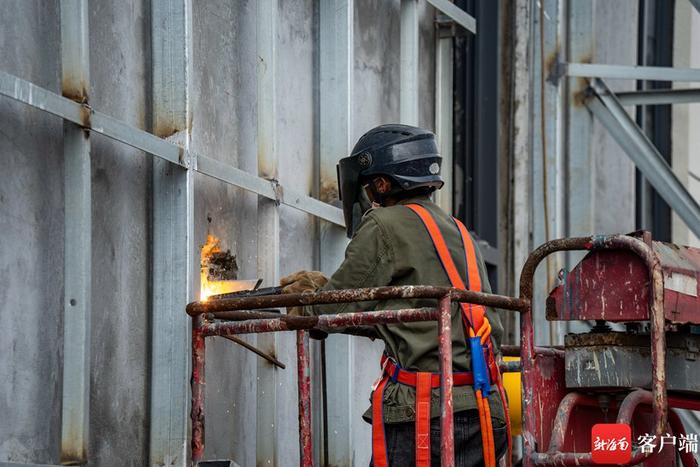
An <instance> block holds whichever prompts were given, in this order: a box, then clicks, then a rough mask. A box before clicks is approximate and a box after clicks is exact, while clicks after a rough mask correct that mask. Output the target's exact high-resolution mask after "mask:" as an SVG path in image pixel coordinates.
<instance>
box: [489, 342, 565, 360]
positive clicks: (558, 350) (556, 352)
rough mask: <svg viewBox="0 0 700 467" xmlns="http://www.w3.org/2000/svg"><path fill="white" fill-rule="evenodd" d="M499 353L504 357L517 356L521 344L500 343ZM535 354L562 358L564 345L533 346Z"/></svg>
mask: <svg viewBox="0 0 700 467" xmlns="http://www.w3.org/2000/svg"><path fill="white" fill-rule="evenodd" d="M500 350H501V355H503V356H504V357H519V356H520V350H521V346H519V345H502V346H501V349H500ZM535 355H536V356H543V357H560V358H564V347H563V346H553V347H535Z"/></svg>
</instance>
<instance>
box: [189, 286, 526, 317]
mask: <svg viewBox="0 0 700 467" xmlns="http://www.w3.org/2000/svg"><path fill="white" fill-rule="evenodd" d="M447 294H450V295H451V297H452V300H453V301H456V302H469V303H475V304H479V305H485V306H491V307H495V308H502V309H506V310H513V311H520V310H522V309H524V308H525V307H526V305H527V303H528V302H527V300H524V299H523V298H516V297H508V296H504V295H496V294H487V293H482V292H472V291H470V290H459V289H452V288H449V287H435V286H412V285H410V286H393V287H372V288H365V289H345V290H332V291H323V292H317V293H302V294H284V295H269V296H257V297H240V298H226V299H221V300H212V301H199V302H192V303H190V304H189V305H187V308H186V310H187V313H188V314H189V315H190V316H197V315H200V314H202V313H213V312H220V311H233V310H255V309H260V308H281V307H291V306H299V305H317V304H328V303H350V302H363V301H375V300H377V301H381V300H392V299H399V298H433V299H439V298H440V297H443V296H445V295H447Z"/></svg>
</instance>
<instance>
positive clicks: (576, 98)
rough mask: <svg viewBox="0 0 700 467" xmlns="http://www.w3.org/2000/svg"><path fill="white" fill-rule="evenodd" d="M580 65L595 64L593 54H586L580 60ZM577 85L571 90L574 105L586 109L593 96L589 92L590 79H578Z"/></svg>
mask: <svg viewBox="0 0 700 467" xmlns="http://www.w3.org/2000/svg"><path fill="white" fill-rule="evenodd" d="M578 63H593V54H592V53H589V54H585V55H583V56H582V57H581V59H580V60H578ZM574 82H575V84H574V86H573V87H572V89H571V94H572V97H573V99H572V104H573V106H574V107H585V106H586V101H588V99H589V98H590V96H591V93H590V91H589V90H588V79H587V78H583V77H576V78H575V80H574Z"/></svg>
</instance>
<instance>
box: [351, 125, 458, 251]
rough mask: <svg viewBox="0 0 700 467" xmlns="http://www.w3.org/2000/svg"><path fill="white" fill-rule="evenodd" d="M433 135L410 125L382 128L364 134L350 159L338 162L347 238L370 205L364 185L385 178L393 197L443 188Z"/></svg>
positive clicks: (439, 158) (439, 160)
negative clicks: (390, 182) (399, 193)
mask: <svg viewBox="0 0 700 467" xmlns="http://www.w3.org/2000/svg"><path fill="white" fill-rule="evenodd" d="M441 162H442V157H440V153H439V151H438V147H437V142H436V141H435V135H434V134H433V133H431V132H430V131H428V130H424V129H422V128H417V127H414V126H409V125H398V124H391V125H381V126H378V127H376V128H373V129H372V130H370V131H368V132H367V133H365V134H364V135H363V136H362V137H361V138H360V139H359V141H358V142H357V144H356V145H355V147H354V148H353V149H352V153H351V155H350V156H349V157H345V158H343V159H341V160H340V161H339V162H338V167H337V169H338V189H339V190H340V193H339V194H340V200H341V201H342V202H343V214H344V215H345V225H346V228H347V233H348V237H352V234H353V232H354V231H355V228H356V227H357V226H358V225H359V223H360V220H361V219H362V216H363V215H364V213H365V212H367V210H368V209H369V208H370V207H371V203H370V200H369V198H368V197H367V194H366V192H365V190H364V189H363V184H365V183H368V182H369V180H371V179H372V178H373V177H374V176H378V175H385V176H387V177H389V178H390V179H391V180H392V181H393V182H394V183H393V185H394V187H393V188H392V194H395V193H396V192H399V191H410V190H415V189H417V188H423V187H434V188H436V189H440V188H442V185H443V183H444V182H443V181H442V178H441V177H440V164H441Z"/></svg>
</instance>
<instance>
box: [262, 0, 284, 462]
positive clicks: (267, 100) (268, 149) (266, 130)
mask: <svg viewBox="0 0 700 467" xmlns="http://www.w3.org/2000/svg"><path fill="white" fill-rule="evenodd" d="M277 14H278V5H277V0H260V1H258V2H257V15H256V18H257V19H256V20H257V39H256V40H257V51H258V67H257V81H258V84H257V99H258V118H257V138H258V175H259V176H261V177H263V178H266V179H269V180H277V177H278V175H277V157H278V156H277V130H276V121H275V119H276V106H277V84H276V79H277V78H276V68H277V66H276V62H277V60H276V51H277V46H276V41H277ZM279 228H280V227H279V211H278V203H276V202H275V201H272V200H269V199H266V198H262V197H260V198H258V265H257V268H258V277H260V278H262V279H263V282H264V283H265V284H267V285H276V284H278V283H279V256H280V246H279V240H280V232H279ZM277 341H278V337H277V335H276V333H272V334H261V335H258V336H257V345H258V347H259V348H260V349H261V350H262V351H263V352H265V353H267V354H269V355H276V354H277V351H276V347H277ZM257 372H258V377H257V401H258V404H257V408H256V411H257V428H256V430H257V431H256V456H257V463H258V464H259V465H278V464H279V459H278V458H277V449H276V446H277V425H278V424H277V419H276V417H277V378H276V374H275V372H276V370H275V367H274V366H272V365H270V364H269V363H267V362H266V361H264V360H262V359H258V366H257Z"/></svg>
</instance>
